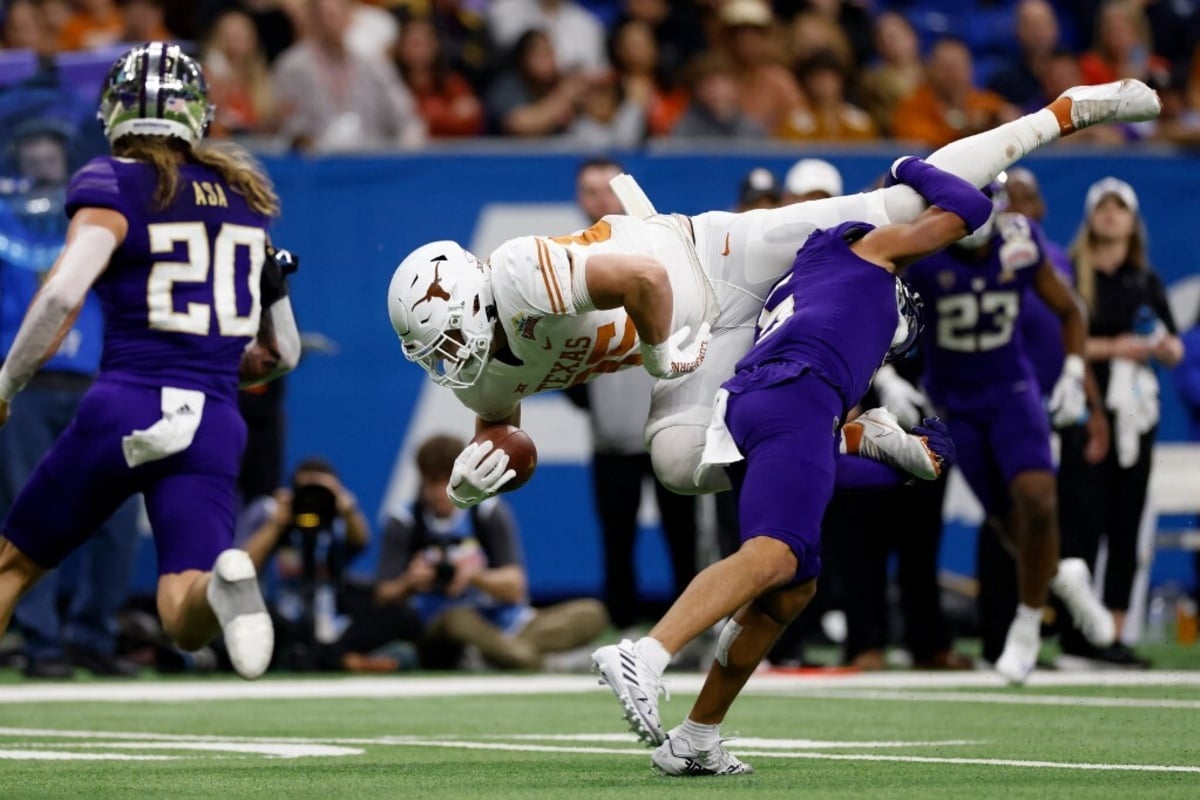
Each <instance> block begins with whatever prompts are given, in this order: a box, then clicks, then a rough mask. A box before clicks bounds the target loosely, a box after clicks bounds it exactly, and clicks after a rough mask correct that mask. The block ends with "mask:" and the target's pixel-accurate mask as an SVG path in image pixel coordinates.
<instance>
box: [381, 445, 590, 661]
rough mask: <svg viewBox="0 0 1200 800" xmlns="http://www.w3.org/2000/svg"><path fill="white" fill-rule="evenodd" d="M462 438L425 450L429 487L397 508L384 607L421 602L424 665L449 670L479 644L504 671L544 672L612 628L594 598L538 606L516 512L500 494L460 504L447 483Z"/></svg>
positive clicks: (391, 518) (420, 453)
mask: <svg viewBox="0 0 1200 800" xmlns="http://www.w3.org/2000/svg"><path fill="white" fill-rule="evenodd" d="M463 445H464V443H463V442H462V440H460V439H458V438H456V437H453V436H444V435H443V436H434V437H432V438H430V439H427V440H426V441H425V442H423V443H422V444H421V445H420V447H418V449H417V454H416V460H417V469H418V470H419V472H420V475H421V489H420V494H419V496H418V498H417V501H416V502H415V503H414V504H413V505H412V506H411V508H397V509H393V510H391V511H389V514H388V517H387V521H386V523H385V527H384V533H383V548H382V552H381V554H380V560H379V582H378V584H376V587H375V599H376V601H377V602H379V603H387V604H400V603H406V602H407V603H411V605H412V607H413V608H414V609H415V610H416V612H417V613H418V614H419V615H420V618H421V622H422V624H423V625H424V637H423V642H422V644H423V647H422V653H421V656H422V663H423V665H425V666H427V667H433V668H446V667H450V666H454V665H455V664H456V663H457V662H459V661H460V660H461V656H462V654H463V650H464V648H466V647H468V646H473V647H475V648H478V651H479V654H480V655H481V656H482V657H483V659H484V661H486V662H487V663H488V664H490V665H491V666H493V667H497V668H499V669H524V670H536V669H541V668H543V667H544V666H547V663H546V662H547V660H548V659H547V658H546V657H547V656H548V655H549V654H552V653H564V652H565V651H568V650H572V649H575V648H579V647H582V646H583V645H586V644H588V643H589V642H591V641H592V640H593V639H594V638H596V636H598V635H599V634H600V632H601V631H602V630H604V628H605V626H606V625H607V624H608V614H607V613H606V612H605V611H604V606H603V605H602V604H601V603H599V602H598V601H596V600H593V599H590V598H589V599H580V600H570V601H567V602H564V603H559V604H557V605H554V606H549V607H546V608H536V609H535V608H534V607H533V606H531V605H530V604H529V600H528V596H527V585H528V579H527V576H526V573H525V567H524V565H523V564H522V560H523V559H522V555H521V543H520V539H519V537H518V533H517V527H516V523H515V521H514V520H513V515H512V510H511V508H510V507H509V506H508V504H507V503H505V502H504V501H503V500H501V499H499V498H496V497H493V498H491V499H488V500H485V501H484V502H482V503H480V504H479V505H478V506H475V507H474V508H471V509H466V510H463V509H459V508H457V507H455V506H454V504H453V503H451V502H450V500H449V498H448V497H447V496H446V484H447V483H448V482H449V480H450V472H451V470H452V469H453V468H454V459H455V458H456V457H457V456H458V453H459V452H460V451H461V450H462V449H463Z"/></svg>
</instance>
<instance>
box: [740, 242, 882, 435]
mask: <svg viewBox="0 0 1200 800" xmlns="http://www.w3.org/2000/svg"><path fill="white" fill-rule="evenodd" d="M871 228H872V226H871V225H868V224H867V223H864V222H848V223H844V224H842V225H839V226H838V227H836V228H832V229H829V230H821V231H816V232H814V233H813V234H812V235H811V236H809V237H808V240H807V241H806V242H805V243H804V246H803V247H802V248H801V249H800V252H799V254H798V255H797V256H796V260H795V261H794V262H793V264H792V268H791V269H790V270H789V271H788V273H787V274H786V275H784V276H783V278H782V279H781V280H780V281H779V282H778V283H777V284H775V287H774V288H773V289H772V290H771V293H770V295H768V296H767V301H766V303H765V305H764V307H763V311H762V313H761V314H760V315H759V317H758V326H757V331H756V332H755V343H754V346H753V347H752V348H751V349H750V352H748V353H747V354H746V355H745V356H743V357H742V359H741V361H739V362H738V364H737V373H736V374H735V375H734V376H733V377H732V378H730V379H729V380H728V381H726V383H725V387H726V388H727V389H729V391H730V392H732V393H734V394H737V393H739V392H744V391H748V390H751V389H755V388H762V387H764V386H771V385H774V384H777V383H781V382H783V381H785V380H787V379H789V378H792V377H794V376H796V375H799V374H800V373H801V372H809V371H811V372H813V373H815V374H817V375H820V376H821V377H822V378H823V379H825V380H826V381H827V382H828V383H829V384H830V385H832V386H833V387H835V388H836V389H837V391H838V393H839V394H840V395H841V397H842V403H843V406H844V407H843V413H844V412H845V411H847V410H849V409H850V408H851V407H853V406H854V405H855V404H856V403H857V402H858V401H859V400H861V399H862V396H863V395H864V394H865V393H866V391H867V386H868V385H869V384H870V382H871V376H872V375H874V374H875V370H876V369H878V368H879V365H880V364H882V363H883V359H884V357H885V356H886V355H887V350H888V347H889V346H890V345H891V342H892V337H893V335H894V334H895V332H896V325H897V322H898V320H899V312H898V310H897V307H896V278H895V276H894V275H892V274H891V273H890V272H888V271H887V270H885V269H883V268H882V267H879V266H876V265H875V264H872V263H870V262H868V261H864V260H863V259H861V258H859V257H858V256H857V255H855V254H854V252H853V251H852V250H851V249H850V245H849V244H847V238H849V239H850V241H854V240H855V239H856V238H859V236H861V234H862V233H863V232H865V231H869V230H870V229H871Z"/></svg>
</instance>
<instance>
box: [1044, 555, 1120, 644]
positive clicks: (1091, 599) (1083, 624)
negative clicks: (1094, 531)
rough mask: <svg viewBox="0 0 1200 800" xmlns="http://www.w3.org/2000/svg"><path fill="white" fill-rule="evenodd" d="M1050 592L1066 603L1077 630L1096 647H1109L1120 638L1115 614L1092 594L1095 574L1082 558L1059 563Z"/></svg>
mask: <svg viewBox="0 0 1200 800" xmlns="http://www.w3.org/2000/svg"><path fill="white" fill-rule="evenodd" d="M1050 590H1051V591H1052V592H1054V594H1055V595H1057V596H1058V598H1059V599H1060V600H1062V601H1063V605H1065V606H1066V607H1067V611H1068V613H1070V615H1071V619H1072V620H1073V621H1074V623H1075V627H1076V628H1079V632H1080V633H1082V634H1083V638H1085V639H1087V640H1088V643H1089V644H1091V645H1092V646H1093V647H1098V648H1105V647H1108V646H1109V645H1111V644H1112V643H1113V641H1114V640H1115V639H1116V638H1117V626H1116V625H1115V624H1114V623H1113V618H1112V613H1111V612H1110V611H1109V610H1108V609H1107V608H1105V607H1104V604H1103V603H1101V602H1100V598H1098V597H1097V596H1096V593H1095V592H1093V591H1092V572H1091V570H1089V569H1088V565H1087V562H1086V561H1084V560H1083V559H1082V558H1064V559H1063V560H1062V561H1060V562H1058V574H1057V575H1055V576H1054V578H1053V579H1052V580H1051V581H1050Z"/></svg>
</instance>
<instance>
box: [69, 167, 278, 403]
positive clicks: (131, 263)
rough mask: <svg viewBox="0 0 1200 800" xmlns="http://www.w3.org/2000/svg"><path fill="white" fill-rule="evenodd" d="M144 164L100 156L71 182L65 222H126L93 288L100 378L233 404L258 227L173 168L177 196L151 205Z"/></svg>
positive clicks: (224, 187)
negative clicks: (100, 215)
mask: <svg viewBox="0 0 1200 800" xmlns="http://www.w3.org/2000/svg"><path fill="white" fill-rule="evenodd" d="M155 186H156V174H155V171H154V168H153V167H152V166H150V165H149V164H147V163H144V162H139V161H131V160H127V159H120V158H112V157H107V156H106V157H101V158H96V159H93V160H92V161H90V162H88V164H87V165H86V166H84V167H83V169H81V170H80V171H79V172H78V173H76V174H75V176H74V178H73V179H72V180H71V184H70V187H69V188H68V190H67V202H66V207H67V214H68V215H74V214H75V212H76V211H78V210H79V209H81V208H88V207H92V208H108V209H112V210H114V211H117V212H119V213H120V214H121V215H122V216H124V217H125V219H126V220H127V221H128V222H129V231H128V233H127V234H126V236H125V241H124V242H123V243H122V244H121V246H120V247H119V248H117V251H116V253H115V254H114V255H113V257H112V260H111V262H110V263H109V265H108V268H107V269H106V270H105V272H104V273H103V274H102V275H101V276H100V278H99V280H98V281H97V282H96V285H95V289H96V294H97V295H98V296H99V298H100V302H101V306H102V308H103V310H104V320H105V330H104V354H103V356H102V358H101V362H100V375H101V376H102V377H109V378H117V379H120V380H123V381H125V382H131V383H137V384H141V385H146V386H154V387H158V386H175V387H179V388H184V389H197V390H200V391H203V392H205V393H206V394H209V395H211V396H214V397H220V398H222V399H226V400H233V399H234V398H235V396H236V393H237V368H238V364H239V362H240V360H241V356H242V351H243V350H244V349H245V347H246V344H247V343H248V342H249V341H250V339H251V338H253V337H254V335H255V334H256V333H257V332H258V323H259V317H260V313H261V304H260V297H259V295H260V276H261V272H262V267H263V261H264V259H265V256H266V243H267V234H266V228H267V223H268V220H267V218H266V217H265V216H263V215H261V214H258V213H256V212H254V211H252V210H251V209H250V208H249V206H248V205H247V203H246V200H245V198H244V197H243V196H242V195H241V194H238V193H237V192H235V191H233V190H232V189H231V188H230V187H229V185H228V184H226V183H225V182H224V181H222V180H221V178H220V177H219V176H218V175H217V174H216V173H215V172H213V171H212V170H210V169H208V168H207V167H204V166H201V165H198V164H184V165H182V166H181V168H180V181H179V193H178V195H177V196H176V198H175V199H174V200H173V201H172V202H171V203H170V205H168V206H167V207H166V208H165V209H161V210H157V209H156V206H155V204H154V199H153V198H154V190H155Z"/></svg>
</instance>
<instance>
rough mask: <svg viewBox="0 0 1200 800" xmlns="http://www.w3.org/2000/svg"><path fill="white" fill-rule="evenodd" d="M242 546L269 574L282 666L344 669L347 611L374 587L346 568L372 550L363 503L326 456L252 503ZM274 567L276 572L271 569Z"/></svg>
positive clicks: (241, 522) (242, 526)
mask: <svg viewBox="0 0 1200 800" xmlns="http://www.w3.org/2000/svg"><path fill="white" fill-rule="evenodd" d="M238 533H239V541H240V546H241V547H242V549H244V550H245V551H246V552H248V553H249V554H250V558H251V560H252V561H253V562H254V566H255V568H256V569H257V570H258V571H259V574H260V575H263V576H264V578H265V583H266V584H267V587H268V591H267V594H268V598H269V599H268V605H269V606H270V611H271V616H272V617H273V619H274V622H275V631H276V646H275V652H276V657H277V663H279V664H282V665H285V666H286V667H288V668H289V669H301V670H302V669H316V668H330V667H332V668H337V667H338V666H339V664H338V662H339V661H340V658H341V655H342V652H343V651H342V649H341V645H340V643H339V640H340V639H341V637H342V633H343V631H344V629H345V627H346V618H345V615H346V613H347V612H350V611H352V610H354V607H355V606H361V605H362V604H361V603H360V602H357V600H359V599H361V598H360V596H361V595H364V594H365V596H366V598H367V600H368V604H369V598H370V594H369V593H370V590H369V588H364V587H356V586H354V585H352V584H348V583H346V582H345V581H344V580H343V578H344V576H343V572H344V569H345V566H346V564H348V563H349V562H350V561H351V560H352V559H353V558H354V557H355V556H356V555H358V554H359V553H360V552H362V551H363V549H365V548H366V546H367V543H368V542H369V540H370V537H371V531H370V528H369V527H368V525H367V520H366V518H365V517H364V516H363V513H362V511H361V510H360V509H359V507H358V500H357V499H356V498H355V496H354V494H353V493H352V492H350V491H349V490H348V489H346V487H345V486H343V485H342V482H341V480H340V479H339V478H338V475H337V472H336V470H334V468H333V466H332V465H331V464H329V462H327V461H325V460H324V459H321V458H315V457H310V458H306V459H304V460H303V461H301V462H300V464H299V465H298V466H297V467H296V469H295V470H294V471H293V473H292V480H291V485H290V486H289V487H285V488H280V489H277V490H276V491H275V493H274V495H271V496H264V497H260V498H258V499H257V500H255V501H253V502H251V503H250V504H249V505H248V506H247V507H246V509H245V510H244V511H243V512H242V514H241V516H240V517H239V519H238ZM267 564H271V565H272V569H270V570H266V569H264V567H265V566H266V565H267Z"/></svg>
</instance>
